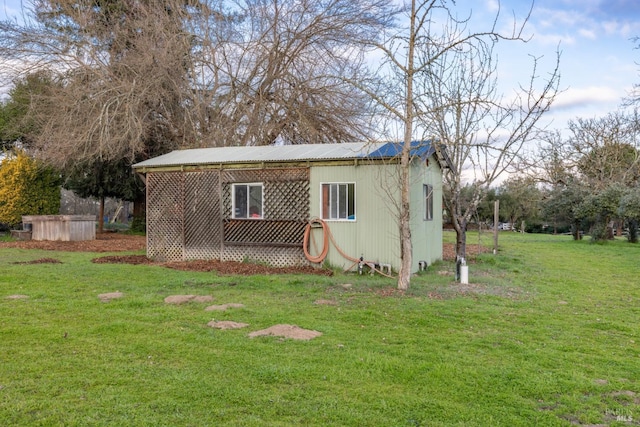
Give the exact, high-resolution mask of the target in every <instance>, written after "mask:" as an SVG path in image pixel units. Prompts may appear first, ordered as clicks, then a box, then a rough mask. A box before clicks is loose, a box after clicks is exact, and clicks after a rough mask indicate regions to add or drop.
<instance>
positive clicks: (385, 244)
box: [310, 165, 400, 269]
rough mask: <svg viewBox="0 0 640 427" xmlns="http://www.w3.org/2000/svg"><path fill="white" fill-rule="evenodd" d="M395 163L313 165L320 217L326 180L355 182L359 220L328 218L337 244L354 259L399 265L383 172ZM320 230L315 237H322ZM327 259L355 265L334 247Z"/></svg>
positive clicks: (313, 202)
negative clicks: (355, 165)
mask: <svg viewBox="0 0 640 427" xmlns="http://www.w3.org/2000/svg"><path fill="white" fill-rule="evenodd" d="M394 169H395V166H393V165H361V166H357V167H348V166H323V167H313V168H311V179H310V185H311V215H312V216H315V217H320V216H321V209H320V203H321V201H320V185H321V183H327V182H346V183H347V182H355V183H356V220H355V221H328V222H327V223H328V225H329V227H330V229H331V232H332V234H333V236H334V238H335V241H336V244H337V245H338V246H339V247H340V249H342V251H343V252H345V253H346V254H348V255H349V256H351V257H353V258H359V257H360V256H363V257H364V258H365V259H366V260H369V261H376V262H380V263H385V264H386V263H388V264H392V266H393V267H394V268H396V269H397V268H398V266H399V256H400V247H399V244H398V226H397V222H396V219H395V217H394V215H393V213H392V212H391V210H392V209H393V206H390V205H389V202H388V196H387V193H386V192H385V190H384V186H383V185H378V184H375V183H380V182H382V181H384V178H383V176H384V174H385V173H388V172H390V171H391V170H394ZM320 238H321V237H320V233H319V230H318V231H317V232H316V240H319V239H320ZM327 262H329V263H330V264H331V265H334V266H339V267H342V268H347V267H349V266H350V265H352V262H351V261H348V260H346V259H345V258H344V257H343V256H342V255H341V254H340V253H339V252H338V251H337V250H336V249H335V248H334V247H332V246H331V247H330V248H329V253H328V256H327Z"/></svg>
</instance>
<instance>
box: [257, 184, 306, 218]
mask: <svg viewBox="0 0 640 427" xmlns="http://www.w3.org/2000/svg"><path fill="white" fill-rule="evenodd" d="M264 199H265V208H264V211H265V217H266V218H270V219H286V220H296V221H300V222H303V223H305V224H306V222H307V221H308V220H309V213H310V207H309V181H274V182H267V183H266V184H265V187H264Z"/></svg>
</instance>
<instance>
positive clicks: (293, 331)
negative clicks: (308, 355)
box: [249, 325, 322, 340]
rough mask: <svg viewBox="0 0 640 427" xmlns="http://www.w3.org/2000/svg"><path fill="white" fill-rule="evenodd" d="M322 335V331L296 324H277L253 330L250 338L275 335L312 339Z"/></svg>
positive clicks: (296, 338)
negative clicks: (303, 327)
mask: <svg viewBox="0 0 640 427" xmlns="http://www.w3.org/2000/svg"><path fill="white" fill-rule="evenodd" d="M321 335H322V332H318V331H312V330H309V329H302V328H300V327H298V326H296V325H275V326H272V327H270V328H267V329H262V330H260V331H255V332H251V333H250V334H249V338H255V337H266V336H274V337H283V338H290V339H293V340H310V339H313V338H316V337H319V336H321Z"/></svg>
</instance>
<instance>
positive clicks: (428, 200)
mask: <svg viewBox="0 0 640 427" xmlns="http://www.w3.org/2000/svg"><path fill="white" fill-rule="evenodd" d="M422 188H423V191H424V201H425V203H424V204H425V206H424V219H425V220H432V219H433V187H432V186H431V185H426V184H425V185H423V186H422Z"/></svg>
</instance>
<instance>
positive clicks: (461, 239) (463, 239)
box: [454, 220, 467, 261]
mask: <svg viewBox="0 0 640 427" xmlns="http://www.w3.org/2000/svg"><path fill="white" fill-rule="evenodd" d="M454 228H455V230H456V261H457V260H459V259H464V260H465V261H466V259H467V221H466V220H462V221H460V223H458V224H456V225H455V226H454Z"/></svg>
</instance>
